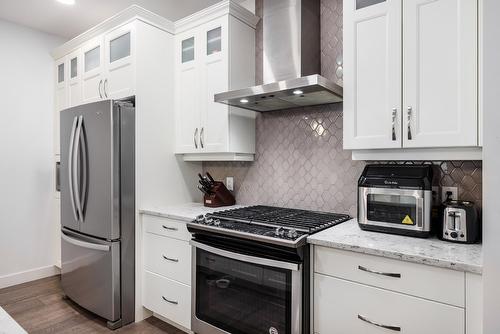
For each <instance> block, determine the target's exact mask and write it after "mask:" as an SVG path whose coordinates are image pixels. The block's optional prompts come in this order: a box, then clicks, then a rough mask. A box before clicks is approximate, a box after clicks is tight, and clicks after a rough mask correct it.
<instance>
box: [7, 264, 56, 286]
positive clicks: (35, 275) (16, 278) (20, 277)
mask: <svg viewBox="0 0 500 334" xmlns="http://www.w3.org/2000/svg"><path fill="white" fill-rule="evenodd" d="M60 273H61V270H60V269H59V268H57V267H56V266H46V267H40V268H35V269H31V270H26V271H22V272H19V273H14V274H9V275H5V276H0V289H3V288H6V287H9V286H12V285H17V284H21V283H26V282H30V281H34V280H37V279H40V278H45V277H50V276H54V275H59V274H60Z"/></svg>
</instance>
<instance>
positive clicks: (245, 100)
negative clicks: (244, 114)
mask: <svg viewBox="0 0 500 334" xmlns="http://www.w3.org/2000/svg"><path fill="white" fill-rule="evenodd" d="M240 103H248V99H241V100H240Z"/></svg>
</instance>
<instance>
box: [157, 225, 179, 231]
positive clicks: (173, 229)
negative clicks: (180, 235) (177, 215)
mask: <svg viewBox="0 0 500 334" xmlns="http://www.w3.org/2000/svg"><path fill="white" fill-rule="evenodd" d="M161 227H163V228H164V229H165V230H169V231H178V230H179V229H178V228H177V227H170V226H165V225H162V226H161Z"/></svg>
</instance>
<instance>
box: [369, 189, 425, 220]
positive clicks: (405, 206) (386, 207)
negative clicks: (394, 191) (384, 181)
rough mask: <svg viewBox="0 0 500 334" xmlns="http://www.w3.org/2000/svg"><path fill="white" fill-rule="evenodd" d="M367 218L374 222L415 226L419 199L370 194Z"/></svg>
mask: <svg viewBox="0 0 500 334" xmlns="http://www.w3.org/2000/svg"><path fill="white" fill-rule="evenodd" d="M367 204H368V210H367V218H368V220H372V221H379V222H386V223H394V224H405V225H415V224H416V222H417V199H416V198H415V197H413V196H400V195H383V194H368V197H367Z"/></svg>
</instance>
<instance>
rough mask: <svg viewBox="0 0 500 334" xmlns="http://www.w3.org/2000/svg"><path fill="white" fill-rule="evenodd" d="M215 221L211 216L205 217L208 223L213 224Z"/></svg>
mask: <svg viewBox="0 0 500 334" xmlns="http://www.w3.org/2000/svg"><path fill="white" fill-rule="evenodd" d="M213 222H214V220H213V219H212V218H210V217H205V224H207V225H212V223H213Z"/></svg>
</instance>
